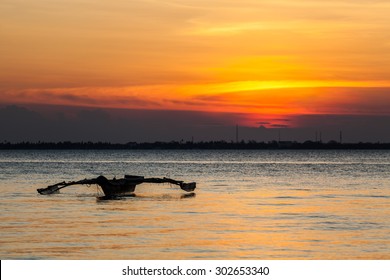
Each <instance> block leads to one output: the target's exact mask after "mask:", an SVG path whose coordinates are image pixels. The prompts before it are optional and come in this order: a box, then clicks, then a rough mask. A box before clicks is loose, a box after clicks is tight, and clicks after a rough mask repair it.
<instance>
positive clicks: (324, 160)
mask: <svg viewBox="0 0 390 280" xmlns="http://www.w3.org/2000/svg"><path fill="white" fill-rule="evenodd" d="M101 174H102V175H105V176H107V177H109V178H110V177H114V176H116V177H117V178H120V177H122V176H123V175H124V174H134V175H144V176H147V177H163V176H166V177H171V178H174V179H178V180H184V181H196V182H197V185H198V188H197V190H196V192H195V194H194V195H189V196H188V195H186V194H187V193H184V192H183V191H182V190H180V189H179V188H177V187H176V186H169V185H147V184H145V185H140V186H138V187H137V190H136V196H135V197H128V198H125V199H121V200H104V201H101V200H97V199H96V194H97V188H96V187H95V186H91V187H89V188H88V187H86V186H75V187H69V188H66V189H64V190H63V191H62V193H61V194H58V195H51V196H41V195H38V194H37V193H36V189H37V188H40V187H45V186H47V185H50V184H53V183H56V182H60V181H64V180H65V181H68V180H79V179H83V178H86V177H87V178H92V177H96V176H98V175H101ZM0 193H1V196H0V207H1V212H0V227H1V231H0V257H1V259H245V258H249V259H390V219H389V217H390V151H158V150H157V151H111V150H110V151H0Z"/></svg>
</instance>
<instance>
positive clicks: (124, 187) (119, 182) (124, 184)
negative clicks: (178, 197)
mask: <svg viewBox="0 0 390 280" xmlns="http://www.w3.org/2000/svg"><path fill="white" fill-rule="evenodd" d="M142 183H156V184H162V183H169V184H173V185H178V186H180V188H181V189H182V190H184V191H186V192H192V191H194V190H195V188H196V183H195V182H191V183H184V182H183V181H176V180H173V179H170V178H165V177H164V178H144V177H143V176H134V175H125V176H124V178H121V179H116V178H114V179H112V180H109V179H107V178H106V177H104V176H99V177H97V178H93V179H83V180H79V181H70V182H65V181H64V182H60V183H57V184H54V185H51V186H48V187H46V188H40V189H37V191H38V193H39V194H42V195H47V194H55V193H59V190H60V189H63V188H66V187H69V186H73V185H99V186H100V188H101V189H102V191H103V193H104V195H105V196H106V197H112V196H126V195H131V194H133V193H134V191H135V187H136V186H137V185H139V184H142Z"/></svg>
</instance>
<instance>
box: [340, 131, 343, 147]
mask: <svg viewBox="0 0 390 280" xmlns="http://www.w3.org/2000/svg"><path fill="white" fill-rule="evenodd" d="M341 143H343V131H342V130H340V144H341Z"/></svg>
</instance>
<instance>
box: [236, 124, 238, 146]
mask: <svg viewBox="0 0 390 280" xmlns="http://www.w3.org/2000/svg"><path fill="white" fill-rule="evenodd" d="M236 143H238V124H237V125H236Z"/></svg>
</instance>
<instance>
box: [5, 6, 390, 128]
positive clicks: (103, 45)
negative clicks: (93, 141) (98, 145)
mask: <svg viewBox="0 0 390 280" xmlns="http://www.w3.org/2000/svg"><path fill="white" fill-rule="evenodd" d="M389 15H390V1H380V0H379V1H373V0H323V1H322V0H316V1H314V0H295V1H290V0H241V1H236V0H214V1H210V0H207V1H206V0H131V1H129V0H127V1H125V0H115V1H111V0H2V1H1V2H0V105H1V104H4V105H10V104H15V105H66V106H80V107H95V108H102V109H105V108H107V109H108V108H110V109H115V108H118V109H119V108H120V109H140V110H168V111H171V110H173V111H181V112H182V111H184V112H187V111H191V112H202V113H211V114H221V116H223V115H226V114H234V115H235V116H237V119H235V120H234V121H232V122H233V123H231V124H232V125H234V124H235V123H239V124H240V125H242V126H249V127H258V126H259V124H263V125H264V126H265V127H271V126H272V125H276V126H289V127H300V126H302V125H303V123H302V122H300V121H299V120H300V119H302V116H313V115H314V116H316V115H321V116H322V115H334V116H360V117H361V116H369V117H370V116H389V115H390V20H389ZM286 120H288V122H287V121H286Z"/></svg>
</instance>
